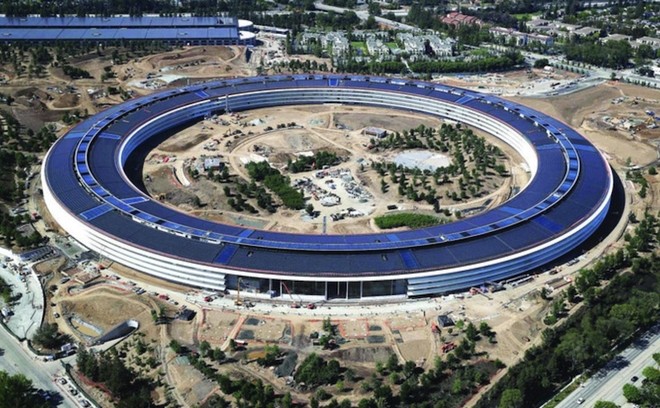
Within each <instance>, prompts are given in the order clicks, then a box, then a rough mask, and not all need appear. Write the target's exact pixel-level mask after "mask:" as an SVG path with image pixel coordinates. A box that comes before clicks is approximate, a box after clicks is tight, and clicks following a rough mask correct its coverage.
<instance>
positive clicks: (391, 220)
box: [374, 213, 441, 229]
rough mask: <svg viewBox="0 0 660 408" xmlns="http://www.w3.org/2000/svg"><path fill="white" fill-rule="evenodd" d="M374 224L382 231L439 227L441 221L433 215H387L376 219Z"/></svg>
mask: <svg viewBox="0 0 660 408" xmlns="http://www.w3.org/2000/svg"><path fill="white" fill-rule="evenodd" d="M374 222H375V223H376V225H377V226H378V228H380V229H392V228H399V227H408V228H423V227H430V226H431V225H437V224H439V223H440V222H441V220H440V219H439V218H437V217H434V216H432V215H426V214H416V213H396V214H386V215H381V216H378V217H376V218H374Z"/></svg>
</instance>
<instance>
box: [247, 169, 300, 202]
mask: <svg viewBox="0 0 660 408" xmlns="http://www.w3.org/2000/svg"><path fill="white" fill-rule="evenodd" d="M245 168H246V169H247V171H248V174H249V175H250V177H251V178H252V180H254V181H257V182H263V184H264V186H266V187H267V188H268V189H270V190H271V191H272V192H273V193H275V194H276V195H277V196H278V197H279V198H280V200H282V203H283V204H284V205H285V206H286V207H288V208H291V209H294V210H301V209H303V208H304V207H305V196H304V195H303V193H301V192H300V191H298V190H296V189H295V188H293V187H291V182H290V180H289V178H288V177H286V176H284V175H282V173H280V171H279V170H277V169H274V168H272V167H270V164H268V163H267V162H260V163H255V162H250V163H248V164H246V165H245Z"/></svg>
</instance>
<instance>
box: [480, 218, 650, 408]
mask: <svg viewBox="0 0 660 408" xmlns="http://www.w3.org/2000/svg"><path fill="white" fill-rule="evenodd" d="M659 232H660V231H659V223H658V219H657V218H656V217H655V216H653V215H650V214H647V216H646V217H645V218H644V220H642V221H641V222H640V223H639V225H638V226H637V227H636V228H635V236H634V237H633V236H628V237H626V238H627V243H626V247H625V249H621V250H619V251H617V252H616V253H614V254H612V255H608V256H606V257H604V258H603V259H601V260H600V261H598V262H597V263H596V264H595V265H594V266H593V267H592V268H589V269H585V270H582V271H580V273H579V275H578V277H577V278H576V280H575V286H576V288H577V290H578V292H579V294H580V296H581V297H582V298H583V299H584V302H586V303H587V304H588V307H582V308H581V309H580V310H578V311H577V313H575V314H574V315H573V316H571V317H569V318H568V319H567V321H566V322H565V324H564V325H562V326H560V327H559V328H557V329H546V330H545V331H544V332H543V334H542V336H543V342H542V344H541V345H540V346H537V347H533V348H531V349H529V350H528V351H527V352H526V353H525V357H524V359H523V360H522V362H520V363H519V364H517V365H516V366H514V367H512V368H511V369H510V370H509V372H508V373H507V375H506V376H505V377H504V378H502V380H500V381H499V382H498V383H497V384H495V385H494V386H493V388H491V390H489V391H488V392H487V393H486V394H485V395H484V397H483V398H482V399H481V400H480V401H479V402H478V403H477V405H476V407H477V408H487V407H493V406H497V405H498V404H499V406H525V407H526V406H540V405H542V404H543V403H544V402H545V401H547V400H548V399H550V398H551V397H552V396H553V395H555V394H556V393H557V392H558V391H559V390H560V389H561V388H562V387H563V386H564V385H565V384H566V383H567V382H569V381H570V380H571V379H572V378H574V377H575V376H576V375H578V374H581V373H582V372H584V371H585V370H587V369H590V370H594V369H597V368H599V367H600V366H602V365H604V364H605V363H606V362H607V361H609V360H610V359H611V358H612V357H613V355H614V353H616V351H613V350H615V348H616V346H618V345H622V344H626V343H627V342H628V341H630V339H631V337H632V336H633V335H634V334H635V333H638V332H640V331H644V330H646V329H647V328H649V327H651V326H652V325H653V324H655V323H657V321H658V317H659V316H658V308H659V307H660V256H659V255H658V253H657V252H656V251H657V247H658V238H659V235H658V234H659ZM642 255H643V256H642ZM627 268H630V272H627V273H623V274H620V272H621V271H622V270H625V269H627ZM610 279H611V281H610V283H609V284H608V285H607V286H605V287H603V286H602V282H603V281H606V280H610ZM514 403H515V405H513V404H514ZM503 404H504V405H503Z"/></svg>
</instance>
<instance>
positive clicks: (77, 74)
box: [62, 65, 92, 79]
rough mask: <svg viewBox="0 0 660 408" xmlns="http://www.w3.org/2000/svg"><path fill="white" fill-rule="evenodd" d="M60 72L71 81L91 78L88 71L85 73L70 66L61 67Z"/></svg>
mask: <svg viewBox="0 0 660 408" xmlns="http://www.w3.org/2000/svg"><path fill="white" fill-rule="evenodd" d="M62 71H63V72H64V75H67V76H69V77H70V78H71V79H81V78H91V77H92V75H91V74H90V73H89V72H88V71H85V70H84V69H82V68H78V67H74V66H72V65H64V66H62Z"/></svg>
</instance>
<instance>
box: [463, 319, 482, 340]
mask: <svg viewBox="0 0 660 408" xmlns="http://www.w3.org/2000/svg"><path fill="white" fill-rule="evenodd" d="M465 337H466V338H467V339H468V340H470V341H476V340H477V339H478V338H479V335H478V333H477V328H476V327H475V326H474V324H472V322H470V323H468V325H467V327H466V328H465Z"/></svg>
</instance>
